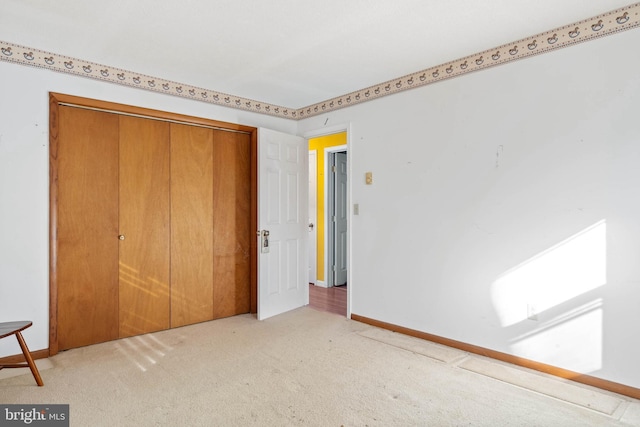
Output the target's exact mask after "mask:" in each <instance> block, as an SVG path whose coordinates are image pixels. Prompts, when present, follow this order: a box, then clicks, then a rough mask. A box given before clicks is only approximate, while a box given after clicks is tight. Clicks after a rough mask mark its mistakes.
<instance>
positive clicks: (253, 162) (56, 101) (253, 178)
mask: <svg viewBox="0 0 640 427" xmlns="http://www.w3.org/2000/svg"><path fill="white" fill-rule="evenodd" d="M60 105H67V106H75V107H78V108H89V109H96V110H102V111H105V112H111V113H115V114H124V115H133V116H139V117H146V118H151V119H155V120H162V121H168V122H173V123H182V124H187V125H193V126H203V127H210V128H214V129H219V130H224V131H230V132H242V133H247V134H249V135H250V137H251V148H250V149H251V153H250V156H251V158H250V178H249V180H250V181H249V182H250V187H251V190H250V191H251V196H250V199H251V200H250V203H251V208H250V211H251V217H250V227H249V232H250V236H249V241H250V242H251V245H250V249H249V253H250V255H249V256H250V261H249V263H250V290H251V291H250V293H251V295H250V300H251V301H250V311H251V313H256V312H257V310H258V259H257V251H258V242H257V240H256V239H255V235H254V234H253V233H254V232H255V230H257V229H258V128H255V127H251V126H245V125H238V124H234V123H227V122H222V121H218V120H211V119H205V118H200V117H194V116H187V115H183V114H177V113H171V112H168V111H161V110H153V109H149V108H144V107H136V106H132V105H126V104H118V103H114V102H108V101H101V100H97V99H91V98H83V97H79V96H73V95H65V94H61V93H55V92H50V93H49V356H53V355H55V354H57V353H58V351H59V346H58V280H57V262H58V261H57V255H58V252H57V239H58V236H57V218H58V170H59V168H58V147H59V144H60V141H59V139H58V136H59V130H60V128H59V123H58V117H59V114H58V111H59V110H58V108H59V106H60ZM212 262H213V261H212Z"/></svg>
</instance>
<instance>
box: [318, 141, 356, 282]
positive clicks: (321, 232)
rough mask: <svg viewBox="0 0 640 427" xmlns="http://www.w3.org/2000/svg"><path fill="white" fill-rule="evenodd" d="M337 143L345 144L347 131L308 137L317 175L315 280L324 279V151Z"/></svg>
mask: <svg viewBox="0 0 640 427" xmlns="http://www.w3.org/2000/svg"><path fill="white" fill-rule="evenodd" d="M337 145H347V133H346V132H342V133H335V134H333V135H326V136H321V137H319V138H311V139H309V150H310V151H311V150H317V153H318V154H317V156H316V159H317V161H318V164H317V171H318V174H317V177H316V183H317V186H318V192H317V198H318V200H317V204H318V212H317V218H318V220H317V222H318V224H317V233H318V239H317V246H316V253H317V272H318V273H317V280H320V281H324V169H325V165H324V157H325V156H324V154H325V153H324V152H325V149H326V148H328V147H335V146H337Z"/></svg>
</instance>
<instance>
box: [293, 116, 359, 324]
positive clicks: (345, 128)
mask: <svg viewBox="0 0 640 427" xmlns="http://www.w3.org/2000/svg"><path fill="white" fill-rule="evenodd" d="M342 132H344V133H346V139H347V144H346V145H340V146H335V147H327V148H326V149H325V154H324V155H325V189H326V188H327V185H328V181H327V173H326V168H327V167H328V164H327V162H326V161H327V159H328V152H331V151H333V152H336V151H346V152H347V176H348V179H347V206H348V213H347V283H348V285H347V318H348V319H350V318H351V296H352V291H353V286H354V285H355V286H357V284H354V282H353V274H352V268H351V259H352V253H351V251H352V249H351V248H352V245H351V238H352V230H351V228H352V226H351V225H352V223H353V222H352V220H353V210H352V209H351V203H352V197H351V196H352V188H353V186H352V182H353V180H352V179H351V177H352V176H353V174H352V164H353V163H352V162H351V160H350V159H351V156H352V155H353V152H352V145H351V123H343V124H338V125H334V126H327V127H324V128H320V129H315V130H310V131H307V132H304V133H303V134H302V136H303V137H304V138H305V139H307V141H308V140H309V139H312V138H318V137H322V136H327V135H333V134H336V133H342ZM324 197H325V210H326V206H327V205H326V202H327V197H328V196H327V192H326V191H325V195H324ZM327 233H328V227H326V226H325V248H324V252H325V260H326V259H327V258H326V257H327V245H328V240H327ZM327 264H328V263H327V262H325V267H324V269H325V281H326V278H327V277H328V276H327V274H328V271H327V269H328V266H327Z"/></svg>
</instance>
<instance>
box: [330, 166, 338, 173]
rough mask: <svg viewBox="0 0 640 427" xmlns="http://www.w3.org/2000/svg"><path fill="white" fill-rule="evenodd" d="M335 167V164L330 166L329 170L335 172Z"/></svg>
mask: <svg viewBox="0 0 640 427" xmlns="http://www.w3.org/2000/svg"><path fill="white" fill-rule="evenodd" d="M336 171H337V169H336V165H333V166H331V172H333V173H336Z"/></svg>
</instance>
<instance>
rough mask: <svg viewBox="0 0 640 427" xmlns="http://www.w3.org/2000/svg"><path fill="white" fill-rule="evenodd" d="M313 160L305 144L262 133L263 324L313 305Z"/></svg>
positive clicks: (260, 278)
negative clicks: (310, 209) (310, 197)
mask: <svg viewBox="0 0 640 427" xmlns="http://www.w3.org/2000/svg"><path fill="white" fill-rule="evenodd" d="M308 160H309V157H308V147H307V142H306V140H305V139H303V138H300V137H298V136H294V135H288V134H284V133H281V132H276V131H272V130H269V129H263V128H260V129H258V227H259V228H260V236H258V239H260V241H259V243H258V251H259V254H258V319H259V320H263V319H266V318H268V317H271V316H275V315H277V314H280V313H284V312H286V311H289V310H293V309H294V308H298V307H301V306H303V305H306V304H308V303H309V285H308V281H307V279H308V260H309V256H308V250H309V249H308V247H309V231H308V226H309V223H308V219H309V216H308V195H307V193H308V189H309V187H308V177H309V165H308ZM267 233H268V236H265V235H266V234H267ZM265 237H267V238H266V239H265Z"/></svg>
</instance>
